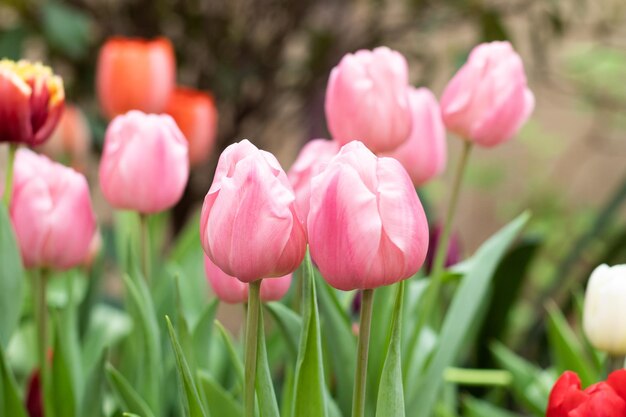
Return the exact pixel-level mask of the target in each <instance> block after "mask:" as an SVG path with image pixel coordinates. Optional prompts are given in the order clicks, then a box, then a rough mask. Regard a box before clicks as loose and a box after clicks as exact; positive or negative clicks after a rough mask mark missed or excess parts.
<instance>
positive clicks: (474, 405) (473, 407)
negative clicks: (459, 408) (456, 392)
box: [463, 397, 520, 417]
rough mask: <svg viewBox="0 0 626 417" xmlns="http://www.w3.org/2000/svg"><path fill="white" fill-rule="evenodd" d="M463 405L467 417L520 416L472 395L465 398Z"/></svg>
mask: <svg viewBox="0 0 626 417" xmlns="http://www.w3.org/2000/svg"><path fill="white" fill-rule="evenodd" d="M463 405H464V406H465V411H466V413H465V415H466V416H467V417H520V415H519V414H514V413H511V412H510V411H507V410H505V409H502V408H500V407H496V406H495V405H491V404H489V403H488V402H486V401H482V400H478V399H476V398H472V397H467V398H465V401H463Z"/></svg>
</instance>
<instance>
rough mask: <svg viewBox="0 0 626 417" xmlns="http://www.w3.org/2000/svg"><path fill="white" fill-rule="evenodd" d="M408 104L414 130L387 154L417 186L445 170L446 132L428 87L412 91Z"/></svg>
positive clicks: (435, 100)
mask: <svg viewBox="0 0 626 417" xmlns="http://www.w3.org/2000/svg"><path fill="white" fill-rule="evenodd" d="M409 102H410V104H411V111H412V115H413V127H412V130H411V134H410V136H409V138H408V139H407V140H406V141H405V142H404V143H403V144H402V145H400V146H399V147H398V148H396V149H395V150H393V151H392V152H390V153H388V154H387V155H388V156H391V157H393V158H396V159H397V160H398V161H400V163H401V164H402V166H404V168H405V169H406V170H407V172H408V173H409V176H410V177H411V180H412V181H413V185H415V186H416V187H419V186H421V185H424V184H425V183H426V182H428V181H429V180H431V179H432V178H433V177H435V176H437V175H439V174H440V173H441V172H443V170H444V169H445V167H446V159H447V146H446V130H445V127H444V126H443V121H442V120H441V111H440V110H439V104H438V103H437V99H436V98H435V96H434V95H433V93H431V92H430V90H429V89H427V88H417V89H415V88H411V89H410V93H409Z"/></svg>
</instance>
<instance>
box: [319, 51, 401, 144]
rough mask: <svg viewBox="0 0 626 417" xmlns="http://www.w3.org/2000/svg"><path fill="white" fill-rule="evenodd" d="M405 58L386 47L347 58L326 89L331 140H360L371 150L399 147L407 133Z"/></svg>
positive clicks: (334, 69) (333, 72)
mask: <svg viewBox="0 0 626 417" xmlns="http://www.w3.org/2000/svg"><path fill="white" fill-rule="evenodd" d="M408 73H409V71H408V65H407V62H406V59H405V58H404V57H403V56H402V55H401V54H400V53H399V52H396V51H393V50H391V49H389V48H387V47H380V48H376V49H374V50H372V51H368V50H360V51H357V52H356V53H354V54H347V55H345V56H344V57H343V58H342V59H341V62H340V63H339V65H337V66H336V67H335V68H333V70H332V72H331V73H330V79H329V80H328V87H327V89H326V104H325V109H326V120H327V122H328V129H329V130H330V133H331V134H332V137H333V139H334V140H336V141H337V142H339V143H340V144H341V145H344V144H346V143H348V142H350V141H353V140H360V141H362V142H363V143H364V144H365V145H366V146H367V147H368V148H369V149H371V150H372V152H376V153H379V152H387V151H391V150H393V149H395V148H397V147H398V146H400V145H401V144H402V143H403V142H404V141H406V140H407V138H408V137H409V134H410V133H411V123H412V121H411V108H410V104H409V94H408V87H409V75H408Z"/></svg>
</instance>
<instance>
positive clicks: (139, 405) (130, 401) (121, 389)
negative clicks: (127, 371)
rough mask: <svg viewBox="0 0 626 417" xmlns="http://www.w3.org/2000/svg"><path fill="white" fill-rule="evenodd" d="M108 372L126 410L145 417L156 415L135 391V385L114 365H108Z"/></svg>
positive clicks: (110, 383)
mask: <svg viewBox="0 0 626 417" xmlns="http://www.w3.org/2000/svg"><path fill="white" fill-rule="evenodd" d="M106 373H107V379H108V381H109V385H110V387H111V389H112V390H113V393H114V394H115V395H116V397H117V399H118V401H119V402H120V403H121V405H122V407H123V408H124V409H125V410H128V411H129V412H131V413H136V414H139V415H141V416H144V417H154V413H153V412H152V410H150V406H148V404H147V403H146V402H145V401H144V400H143V399H142V398H141V396H139V394H138V393H137V391H135V389H134V388H133V386H132V385H131V384H130V383H129V382H128V381H127V380H126V378H124V376H123V375H122V374H121V373H119V372H118V370H117V369H115V368H114V367H113V365H111V364H107V365H106Z"/></svg>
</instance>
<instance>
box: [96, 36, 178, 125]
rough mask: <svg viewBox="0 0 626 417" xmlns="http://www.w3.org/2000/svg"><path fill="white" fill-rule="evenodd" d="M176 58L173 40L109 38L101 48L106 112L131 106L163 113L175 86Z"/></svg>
mask: <svg viewBox="0 0 626 417" xmlns="http://www.w3.org/2000/svg"><path fill="white" fill-rule="evenodd" d="M175 81H176V58H175V57H174V48H173V47H172V44H171V43H170V41H169V40H167V39H165V38H157V39H155V40H144V39H128V38H120V37H115V38H111V39H109V40H108V41H107V42H106V43H105V44H104V45H103V46H102V48H101V49H100V54H99V56H98V65H97V72H96V89H97V92H98V99H99V100H100V106H101V107H102V111H103V112H104V114H105V116H107V117H108V118H110V119H112V118H114V117H115V116H118V115H120V114H123V113H126V112H128V111H130V110H141V111H143V112H146V113H161V112H163V110H164V109H165V106H166V105H167V102H168V100H169V98H170V95H171V94H172V91H173V90H174V86H175Z"/></svg>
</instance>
